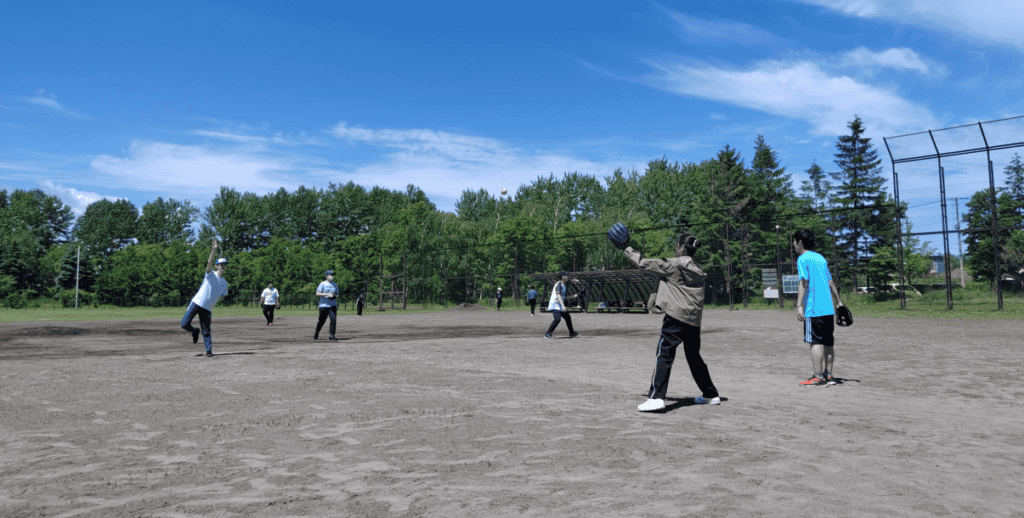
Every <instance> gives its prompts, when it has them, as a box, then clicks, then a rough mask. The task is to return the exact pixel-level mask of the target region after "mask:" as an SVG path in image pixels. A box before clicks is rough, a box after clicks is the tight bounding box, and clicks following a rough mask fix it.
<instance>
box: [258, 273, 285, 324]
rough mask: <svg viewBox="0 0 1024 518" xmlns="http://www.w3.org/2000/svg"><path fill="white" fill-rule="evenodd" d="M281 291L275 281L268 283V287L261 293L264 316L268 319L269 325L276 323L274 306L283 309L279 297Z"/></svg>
mask: <svg viewBox="0 0 1024 518" xmlns="http://www.w3.org/2000/svg"><path fill="white" fill-rule="evenodd" d="M280 296H281V293H280V292H279V291H277V288H275V287H274V283H272V282H270V283H267V288H266V289H265V290H263V293H262V294H260V306H262V307H263V318H266V319H267V325H268V326H272V325H274V308H275V307H276V308H277V309H281V301H280V299H279V297H280Z"/></svg>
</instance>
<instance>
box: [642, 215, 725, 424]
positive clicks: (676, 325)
mask: <svg viewBox="0 0 1024 518" xmlns="http://www.w3.org/2000/svg"><path fill="white" fill-rule="evenodd" d="M699 247H700V241H699V240H698V239H697V238H696V237H695V236H692V235H690V234H681V235H680V236H679V237H678V238H676V243H675V249H676V256H675V257H672V258H665V259H644V258H643V257H641V256H640V252H637V251H636V250H633V248H632V247H629V246H627V247H626V248H625V250H624V251H625V252H626V256H627V257H629V260H630V261H632V262H633V264H635V265H637V266H639V267H640V268H641V269H642V270H644V271H648V272H651V273H654V274H656V275H658V277H660V281H659V282H658V294H657V297H656V299H655V304H654V312H656V313H662V312H663V313H665V318H664V319H663V321H662V324H661V338H660V339H659V340H658V360H657V363H656V364H655V367H654V374H653V375H652V376H651V388H650V390H649V391H648V393H647V398H648V399H647V401H646V402H644V403H643V404H641V405H640V406H638V407H637V408H636V409H637V410H639V411H641V412H653V411H657V410H662V409H664V408H665V393H666V391H667V390H668V380H669V377H670V375H671V374H672V363H673V361H675V357H676V348H677V347H678V346H679V344H680V343H682V344H683V353H684V354H685V355H686V363H687V364H688V365H689V366H690V374H691V375H692V376H693V381H695V382H696V383H697V387H698V388H699V389H700V391H701V395H700V396H699V397H696V398H694V400H693V401H694V403H697V404H698V405H707V404H711V405H718V404H720V403H721V402H722V400H721V399H720V398H719V397H718V389H716V388H715V384H714V383H712V381H711V374H710V373H709V372H708V366H707V365H706V364H705V363H704V359H703V358H701V356H700V320H701V316H702V314H703V312H704V282H705V280H706V278H707V276H706V275H705V274H704V270H702V269H701V267H700V265H698V264H697V263H696V262H694V260H693V254H694V253H695V252H696V251H697V249H698V248H699Z"/></svg>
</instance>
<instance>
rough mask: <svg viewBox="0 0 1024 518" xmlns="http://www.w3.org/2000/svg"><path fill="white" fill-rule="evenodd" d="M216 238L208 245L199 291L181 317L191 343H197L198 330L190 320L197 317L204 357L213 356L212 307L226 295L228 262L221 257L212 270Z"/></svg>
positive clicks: (183, 327) (216, 247)
mask: <svg viewBox="0 0 1024 518" xmlns="http://www.w3.org/2000/svg"><path fill="white" fill-rule="evenodd" d="M217 250H218V246H217V238H214V239H213V244H212V245H210V258H209V259H207V261H206V276H205V277H203V284H202V286H200V287H199V291H198V292H196V295H195V296H194V297H192V302H191V303H189V305H188V309H186V310H185V316H183V317H181V328H182V329H184V330H185V331H188V332H190V333H192V343H194V344H195V343H199V333H200V329H196V328H195V327H192V319H194V318H196V316H199V327H200V328H201V331H202V334H203V345H205V346H206V356H207V357H210V356H213V338H212V337H211V334H210V323H211V322H212V320H213V306H214V305H216V304H217V301H218V300H220V299H221V298H222V297H224V295H227V294H228V281H226V280H224V272H225V271H227V263H228V260H227V259H224V258H223V257H221V258H220V259H217V263H216V268H214V262H213V258H214V257H217Z"/></svg>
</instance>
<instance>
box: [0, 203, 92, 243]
mask: <svg viewBox="0 0 1024 518" xmlns="http://www.w3.org/2000/svg"><path fill="white" fill-rule="evenodd" d="M4 198H5V202H4V203H0V225H2V226H5V227H7V229H8V231H10V232H17V231H19V230H24V231H27V232H29V233H30V234H31V235H32V237H33V239H35V240H36V241H37V242H38V243H39V245H40V246H41V247H42V248H43V249H44V250H45V249H49V248H50V247H52V246H54V245H56V244H60V243H65V242H67V241H68V237H69V231H70V228H71V222H72V220H73V219H74V216H73V215H72V213H71V207H70V206H68V205H67V204H65V203H64V202H62V201H61V200H60V198H58V197H56V196H50V195H47V194H46V193H44V192H43V191H41V190H39V189H32V190H29V191H24V190H21V189H17V190H15V191H14V192H12V193H11V194H10V197H9V199H8V198H7V196H6V192H5V193H4Z"/></svg>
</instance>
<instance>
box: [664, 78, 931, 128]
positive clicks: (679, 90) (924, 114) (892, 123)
mask: <svg viewBox="0 0 1024 518" xmlns="http://www.w3.org/2000/svg"><path fill="white" fill-rule="evenodd" d="M648 64H650V65H651V66H653V67H654V68H655V69H657V73H656V74H652V75H650V76H648V77H647V78H646V81H647V83H648V84H650V85H651V86H654V87H656V88H660V89H662V90H666V91H669V92H673V93H676V94H681V95H688V96H692V97H698V98H701V99H710V100H714V101H719V102H723V103H726V104H731V105H735V106H742V107H745V108H750V109H754V110H759V111H763V112H766V113H771V114H773V115H779V116H783V117H788V118H792V119H797V120H803V121H806V122H807V123H809V124H811V126H812V127H813V131H814V132H815V133H817V134H821V135H841V134H844V133H846V132H847V131H848V129H847V127H846V125H847V123H848V122H849V121H851V120H853V117H854V116H855V115H857V116H860V118H861V119H862V120H863V121H864V123H865V124H866V125H867V127H868V129H869V130H870V132H871V133H873V134H876V133H877V134H894V133H898V132H907V131H913V130H918V129H920V128H931V127H935V126H936V122H935V119H934V117H933V116H932V115H931V113H930V112H929V111H928V110H927V109H926V108H924V107H922V106H918V105H916V104H914V103H911V102H909V101H907V100H905V99H903V98H901V97H900V96H899V95H898V94H896V93H895V92H892V91H889V90H885V89H882V88H878V87H875V86H872V85H869V84H865V83H862V82H858V81H856V80H854V79H852V78H850V77H847V76H830V75H828V74H827V73H826V72H825V71H824V70H822V68H821V67H820V66H819V65H817V64H815V63H812V62H808V61H802V62H795V63H783V62H777V61H767V62H761V63H759V64H757V65H756V66H755V67H753V68H751V69H747V70H726V69H721V68H715V67H713V66H711V65H708V64H702V63H695V64H685V63H664V62H654V61H649V62H648Z"/></svg>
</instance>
